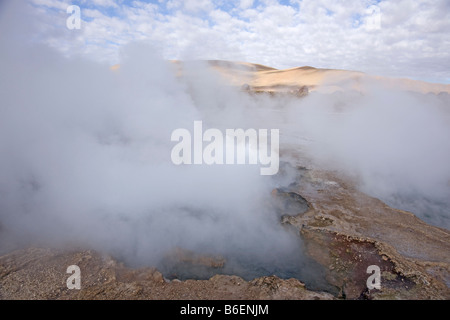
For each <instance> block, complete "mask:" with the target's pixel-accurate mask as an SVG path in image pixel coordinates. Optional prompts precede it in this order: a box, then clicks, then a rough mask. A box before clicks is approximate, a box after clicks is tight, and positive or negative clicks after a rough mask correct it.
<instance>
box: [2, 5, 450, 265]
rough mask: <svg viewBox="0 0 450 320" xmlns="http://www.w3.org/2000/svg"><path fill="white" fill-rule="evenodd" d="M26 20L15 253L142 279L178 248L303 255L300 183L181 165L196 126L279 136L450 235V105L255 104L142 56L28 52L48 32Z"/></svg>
mask: <svg viewBox="0 0 450 320" xmlns="http://www.w3.org/2000/svg"><path fill="white" fill-rule="evenodd" d="M9 14H13V13H11V12H10V13H9ZM24 15H25V14H24V12H21V15H20V16H16V17H15V18H11V15H9V16H8V18H5V17H6V15H5V14H4V15H3V16H0V30H12V31H11V32H10V33H9V34H6V33H4V31H3V33H2V37H3V40H2V42H1V44H0V70H1V72H0V153H1V157H0V223H1V226H2V227H3V228H4V229H5V230H8V232H9V233H10V234H12V235H13V238H14V239H23V240H24V241H27V240H30V241H40V242H44V243H51V244H55V243H65V244H66V243H74V244H77V245H88V246H89V247H92V248H94V249H101V250H106V251H109V252H112V253H115V254H118V255H120V256H122V257H123V258H124V259H126V260H128V261H131V262H132V263H136V264H157V263H159V262H160V261H161V259H162V258H163V257H164V255H165V254H166V253H167V252H169V251H170V250H172V249H173V248H175V247H183V248H185V249H189V250H194V251H201V252H206V253H208V252H209V253H213V254H217V253H218V254H224V255H227V254H230V253H232V252H244V253H245V254H246V255H250V256H251V257H252V258H255V259H256V260H258V259H259V260H258V261H266V262H267V261H272V262H273V261H280V260H281V259H282V258H286V257H288V256H291V255H292V253H293V252H298V251H296V250H297V249H298V246H299V239H298V238H296V237H292V235H291V234H290V233H288V232H286V230H284V229H283V228H282V227H281V226H280V225H279V223H278V221H279V217H278V216H277V214H275V213H274V212H273V211H272V210H271V209H270V207H269V206H267V199H268V198H269V197H270V192H271V190H272V189H273V188H274V187H275V186H277V185H280V184H283V183H286V182H289V179H290V177H284V176H281V175H279V177H278V180H275V181H274V180H273V178H272V177H266V176H261V175H260V174H259V166H194V165H192V166H175V165H174V164H172V161H171V159H170V154H171V148H172V147H173V143H172V142H171V141H170V137H171V132H172V131H173V130H174V129H177V128H191V127H192V125H193V122H194V121H195V120H202V121H203V124H204V126H205V127H208V126H209V127H212V128H218V129H221V130H224V129H226V128H244V129H246V128H267V129H270V128H278V129H280V133H281V135H282V137H281V139H282V140H283V139H284V140H283V141H284V143H285V145H287V144H289V145H291V146H294V147H295V148H298V149H300V150H302V151H303V152H304V153H305V154H306V155H307V156H308V157H311V158H313V159H314V160H315V161H317V163H320V165H322V166H324V167H325V168H333V169H339V170H343V171H344V172H346V173H350V174H354V175H356V176H357V177H358V178H359V179H360V180H359V181H360V183H361V187H362V188H363V190H365V191H366V192H368V193H369V194H372V195H375V196H378V197H380V198H381V199H383V200H385V201H388V202H390V203H391V204H393V205H395V206H399V207H404V208H406V209H409V210H411V211H413V212H414V213H416V214H418V215H419V216H420V217H422V218H424V219H426V220H427V221H428V222H431V223H434V224H438V225H440V226H444V227H447V228H448V227H449V225H450V223H449V212H448V208H449V207H450V206H449V200H448V199H449V194H450V185H449V181H450V161H449V159H450V140H449V137H450V126H449V110H448V108H449V98H448V96H445V95H440V96H435V95H429V96H423V95H414V94H411V93H406V92H390V91H388V90H386V89H382V88H378V87H377V86H376V85H374V84H366V88H367V91H368V92H367V93H366V94H365V95H358V94H354V93H352V92H350V93H344V94H334V95H321V94H314V93H313V94H310V95H309V96H308V97H306V98H303V99H293V98H292V99H291V98H286V97H285V98H280V99H278V100H277V99H273V98H271V97H264V96H256V97H252V96H249V95H247V94H245V93H243V92H240V91H238V90H236V89H233V88H230V87H228V86H227V85H225V83H223V82H222V81H221V79H220V78H219V77H218V76H217V75H214V74H212V73H211V71H210V70H209V69H208V68H207V67H206V66H205V65H203V64H202V63H200V62H192V63H187V64H186V67H185V69H184V71H183V77H182V78H177V77H176V73H177V70H176V69H175V66H174V65H173V64H170V63H168V62H165V61H163V60H162V59H161V58H160V57H159V56H158V54H157V53H155V50H154V49H153V48H151V47H148V46H147V45H145V44H139V43H137V44H132V45H129V46H127V47H126V48H125V49H124V50H123V52H122V61H121V68H120V69H119V70H118V71H116V72H114V71H112V70H110V69H109V67H108V66H105V65H101V64H97V63H94V62H92V61H86V60H83V59H81V58H77V57H72V58H65V57H62V56H61V55H60V54H58V53H57V52H55V51H53V50H51V49H49V48H48V47H45V46H42V45H39V44H30V43H29V42H25V41H23V40H24V39H25V38H27V37H26V35H27V33H28V32H29V30H28V29H30V30H33V28H27V27H23V25H22V23H25V22H24V21H25V20H26V21H27V23H32V22H30V21H32V18H31V17H29V16H26V18H24ZM30 19H31V20H30ZM5 25H7V27H6V26H5ZM24 29H25V30H24ZM299 137H300V138H307V139H309V141H311V143H310V144H307V145H305V144H303V143H301V141H303V140H302V139H300V138H299ZM280 150H281V152H283V145H282V146H280ZM283 179H284V180H283ZM299 254H300V253H299ZM280 263H281V262H280Z"/></svg>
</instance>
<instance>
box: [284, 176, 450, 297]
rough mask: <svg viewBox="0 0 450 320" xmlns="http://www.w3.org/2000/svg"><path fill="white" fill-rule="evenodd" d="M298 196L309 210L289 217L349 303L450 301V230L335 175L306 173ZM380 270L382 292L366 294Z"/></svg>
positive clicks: (315, 257) (288, 220)
mask: <svg viewBox="0 0 450 320" xmlns="http://www.w3.org/2000/svg"><path fill="white" fill-rule="evenodd" d="M302 181H303V183H302V184H299V185H297V186H296V189H297V192H298V193H299V194H301V195H302V197H303V198H304V199H306V200H307V201H308V203H309V206H310V210H309V211H308V212H306V213H304V214H300V215H297V216H285V217H283V222H284V223H287V224H290V225H292V226H294V227H296V228H297V229H298V230H299V232H300V234H301V236H302V237H303V239H304V240H305V244H306V250H307V252H308V254H309V255H311V256H312V257H313V258H314V259H315V260H317V261H318V262H319V263H321V264H322V265H324V266H326V267H327V269H328V273H327V280H328V281H329V282H330V283H331V284H334V285H336V286H337V287H339V288H340V291H341V293H340V297H341V298H347V299H449V298H450V290H449V287H448V286H449V279H450V278H449V275H450V256H449V254H448V253H449V252H450V232H449V231H448V230H445V229H441V228H438V227H434V226H430V225H428V224H426V223H425V222H423V221H421V220H420V219H418V218H417V217H416V216H414V215H413V214H412V213H409V212H406V211H402V210H397V209H393V208H391V207H389V206H387V205H386V204H384V203H383V202H381V201H380V200H378V199H375V198H372V197H369V196H367V195H366V194H364V193H361V192H359V191H357V190H356V188H355V187H354V185H353V184H352V182H351V181H348V180H345V179H343V178H342V177H339V176H338V175H337V174H336V173H331V172H324V171H314V170H311V171H306V172H304V174H303V176H302ZM370 265H376V266H378V267H379V268H380V269H381V288H380V290H377V289H373V290H368V289H367V285H366V279H367V278H368V277H369V274H368V273H367V268H368V266H370Z"/></svg>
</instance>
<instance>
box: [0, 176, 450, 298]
mask: <svg viewBox="0 0 450 320" xmlns="http://www.w3.org/2000/svg"><path fill="white" fill-rule="evenodd" d="M298 170H299V171H298V172H299V173H300V174H299V179H300V180H299V181H301V183H297V184H293V185H291V186H290V187H289V190H277V189H275V190H274V191H273V192H272V197H275V198H278V199H285V198H286V197H288V198H289V199H290V200H289V201H291V202H292V201H297V202H298V207H299V208H300V207H305V206H307V207H306V208H307V209H306V213H301V214H298V215H292V214H291V215H285V216H283V217H282V223H284V224H285V225H287V226H291V227H292V228H295V229H296V230H298V234H299V236H300V237H302V238H303V241H304V243H305V247H306V251H307V253H308V254H309V255H310V256H311V257H312V258H313V259H314V260H316V261H317V262H319V263H320V264H321V265H323V266H324V267H325V268H326V270H327V272H326V280H327V282H328V283H330V284H331V285H333V286H335V287H337V288H338V289H339V294H337V295H332V294H330V293H326V292H314V291H311V290H308V288H306V287H305V285H304V284H303V283H302V282H301V281H300V280H297V279H288V280H283V279H280V278H278V277H276V276H270V277H261V278H257V279H254V280H252V281H245V280H243V279H242V278H239V277H237V276H226V275H216V276H214V277H212V278H210V279H209V280H186V281H179V280H168V279H166V278H164V277H163V275H162V274H161V273H160V272H159V271H158V270H156V269H152V268H145V269H132V268H128V267H126V266H124V265H123V264H122V263H120V262H118V261H117V260H115V259H113V258H112V257H110V256H107V255H104V254H101V253H98V252H93V251H89V250H88V251H86V250H70V251H68V250H61V249H59V250H57V249H45V248H35V247H28V248H26V249H20V250H15V251H12V252H9V253H7V254H4V255H3V256H1V257H0V298H1V299H450V289H449V285H450V255H449V252H450V232H449V231H448V230H446V229H441V228H438V227H434V226H430V225H428V224H426V223H424V222H423V221H421V220H420V219H418V218H417V217H415V216H414V215H413V214H411V213H409V212H405V211H401V210H397V209H393V208H391V207H389V206H387V205H386V204H384V203H383V202H381V201H380V200H377V199H374V198H371V197H369V196H367V195H365V194H363V193H361V192H359V191H357V190H356V188H355V186H354V185H353V184H352V182H351V181H349V180H345V179H344V178H342V177H339V175H337V174H336V173H332V172H325V171H320V170H307V169H304V168H298ZM292 207H294V208H295V207H296V206H295V205H294V206H292V203H291V205H290V208H292ZM302 211H305V210H302ZM177 255H178V256H179V257H180V260H183V261H189V262H190V263H199V264H205V263H206V264H208V263H211V264H214V265H217V264H218V265H221V264H223V263H224V261H222V260H221V259H220V258H211V257H198V256H197V257H192V256H190V254H189V253H187V252H178V253H177ZM70 265H77V266H79V267H80V270H81V274H82V278H81V279H82V288H81V289H80V290H76V289H74V290H69V289H68V288H67V284H66V281H67V279H68V277H69V276H70V274H68V273H66V268H67V267H68V266H70ZM370 265H376V266H378V267H380V269H381V288H380V289H379V290H378V289H372V290H368V289H367V284H366V281H367V278H368V277H369V276H370V274H368V273H367V268H368V266H370Z"/></svg>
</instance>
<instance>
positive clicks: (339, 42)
mask: <svg viewBox="0 0 450 320" xmlns="http://www.w3.org/2000/svg"><path fill="white" fill-rule="evenodd" d="M27 1H28V3H30V4H32V6H33V7H34V8H38V9H39V10H37V11H36V14H38V15H40V20H41V23H47V26H46V27H45V28H42V29H43V30H45V32H44V34H43V35H42V38H43V39H44V40H43V41H45V42H47V43H49V44H51V45H52V46H54V47H56V48H58V49H59V50H61V51H62V52H64V53H65V54H80V55H85V56H87V57H89V58H92V59H94V60H99V61H103V62H106V63H110V64H114V63H118V62H120V48H121V47H123V46H125V45H126V44H127V43H130V42H133V41H143V42H146V43H148V44H150V45H152V46H154V48H155V50H157V51H158V52H160V54H161V55H162V56H163V58H165V59H224V60H240V61H248V62H254V63H261V64H265V65H269V66H272V67H275V68H289V67H296V66H303V65H311V66H314V67H322V68H337V69H350V70H358V71H363V72H367V73H371V74H377V75H387V76H395V77H409V78H414V79H423V80H428V81H434V82H446V83H449V82H450V36H449V34H450V2H449V1H447V0H420V1H413V0H398V1H397V0H396V1H393V0H392V1H391V0H384V1H378V0H376V1H375V0H373V1H371V0H346V1H344V0H280V1H276V0H235V1H225V0H169V1H162V0H141V1H138V0H119V1H113V0H92V1H87V0H72V1H70V0H27ZM71 4H76V5H78V6H80V8H81V19H82V21H83V23H82V28H81V29H80V30H65V29H66V28H65V19H66V18H67V17H68V15H67V13H66V12H65V10H64V9H65V8H67V6H68V5H71Z"/></svg>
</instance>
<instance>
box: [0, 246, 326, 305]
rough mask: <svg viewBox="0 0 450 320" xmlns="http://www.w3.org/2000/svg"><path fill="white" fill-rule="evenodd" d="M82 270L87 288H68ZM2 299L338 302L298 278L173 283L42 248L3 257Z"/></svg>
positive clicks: (93, 256)
mask: <svg viewBox="0 0 450 320" xmlns="http://www.w3.org/2000/svg"><path fill="white" fill-rule="evenodd" d="M70 265H77V266H79V267H80V271H81V273H80V279H81V289H80V290H77V289H71V290H70V289H68V287H67V284H66V281H67V279H68V278H69V277H70V276H71V274H67V273H66V270H67V267H68V266H70ZM0 299H89V300H90V299H102V300H103V299H108V300H112V299H121V300H122V299H133V300H138V299H151V300H153V299H156V300H165V299H183V300H184V299H186V300H191V299H214V300H218V299H229V300H231V299H251V300H255V299H334V297H333V296H332V295H331V294H328V293H323V292H312V291H309V290H307V289H306V288H305V285H304V284H303V283H301V282H300V281H299V280H296V279H288V280H282V279H280V278H278V277H276V276H271V277H262V278H258V279H255V280H253V281H244V280H243V279H242V278H240V277H237V276H226V275H216V276H214V277H212V278H211V279H209V280H186V281H179V280H173V281H169V280H167V279H165V278H164V277H163V275H162V274H161V273H160V272H159V271H157V270H156V269H153V268H144V269H130V268H127V267H125V266H124V265H123V264H121V263H119V262H117V261H116V260H114V259H112V258H111V257H109V256H105V255H101V254H99V253H97V252H93V251H75V252H74V251H72V252H67V251H62V250H50V249H42V248H28V249H23V250H17V251H14V252H12V253H9V254H7V255H4V256H2V257H1V258H0Z"/></svg>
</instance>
